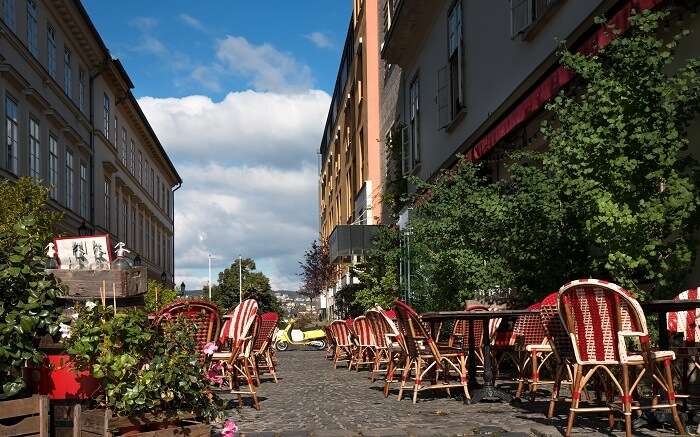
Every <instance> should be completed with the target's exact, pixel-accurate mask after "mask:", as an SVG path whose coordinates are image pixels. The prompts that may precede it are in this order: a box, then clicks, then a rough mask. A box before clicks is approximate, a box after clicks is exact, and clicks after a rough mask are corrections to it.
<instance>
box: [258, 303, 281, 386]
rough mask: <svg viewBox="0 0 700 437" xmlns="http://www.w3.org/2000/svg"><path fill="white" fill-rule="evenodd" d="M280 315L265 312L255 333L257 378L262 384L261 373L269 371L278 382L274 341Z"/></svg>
mask: <svg viewBox="0 0 700 437" xmlns="http://www.w3.org/2000/svg"><path fill="white" fill-rule="evenodd" d="M278 320H279V315H278V314H277V313H272V312H268V313H263V314H262V315H261V316H260V319H259V321H260V325H259V326H258V332H257V333H256V335H255V342H254V343H253V356H254V360H255V379H257V381H258V384H260V373H261V371H262V372H268V373H270V375H272V379H273V380H274V381H275V382H277V369H276V368H275V362H274V357H273V355H272V351H273V348H272V341H273V339H274V336H275V332H277V321H278Z"/></svg>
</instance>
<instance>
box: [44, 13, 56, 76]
mask: <svg viewBox="0 0 700 437" xmlns="http://www.w3.org/2000/svg"><path fill="white" fill-rule="evenodd" d="M46 57H47V61H46V66H47V68H48V70H49V75H51V77H53V78H54V79H55V78H56V29H54V28H53V26H52V25H50V24H48V25H47V27H46Z"/></svg>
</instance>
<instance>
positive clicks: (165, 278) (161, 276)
mask: <svg viewBox="0 0 700 437" xmlns="http://www.w3.org/2000/svg"><path fill="white" fill-rule="evenodd" d="M167 280H168V275H166V274H165V272H163V273H161V275H160V282H162V283H163V284H165V281H167Z"/></svg>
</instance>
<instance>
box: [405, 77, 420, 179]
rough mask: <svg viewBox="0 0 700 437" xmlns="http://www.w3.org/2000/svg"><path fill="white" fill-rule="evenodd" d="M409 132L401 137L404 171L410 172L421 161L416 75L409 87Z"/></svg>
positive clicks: (418, 86)
mask: <svg viewBox="0 0 700 437" xmlns="http://www.w3.org/2000/svg"><path fill="white" fill-rule="evenodd" d="M408 103H409V122H408V132H405V131H404V132H403V135H402V138H401V155H402V168H403V173H404V174H406V173H409V172H410V171H412V170H413V168H414V167H415V166H416V164H418V163H419V162H420V82H419V80H418V77H417V76H416V78H415V79H413V82H411V85H410V87H409V89H408Z"/></svg>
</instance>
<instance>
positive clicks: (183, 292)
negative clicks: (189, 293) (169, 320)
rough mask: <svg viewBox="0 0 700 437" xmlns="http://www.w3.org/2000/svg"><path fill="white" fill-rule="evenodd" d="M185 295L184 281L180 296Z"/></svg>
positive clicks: (181, 285)
mask: <svg viewBox="0 0 700 437" xmlns="http://www.w3.org/2000/svg"><path fill="white" fill-rule="evenodd" d="M184 295H185V281H182V283H181V284H180V296H184Z"/></svg>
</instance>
